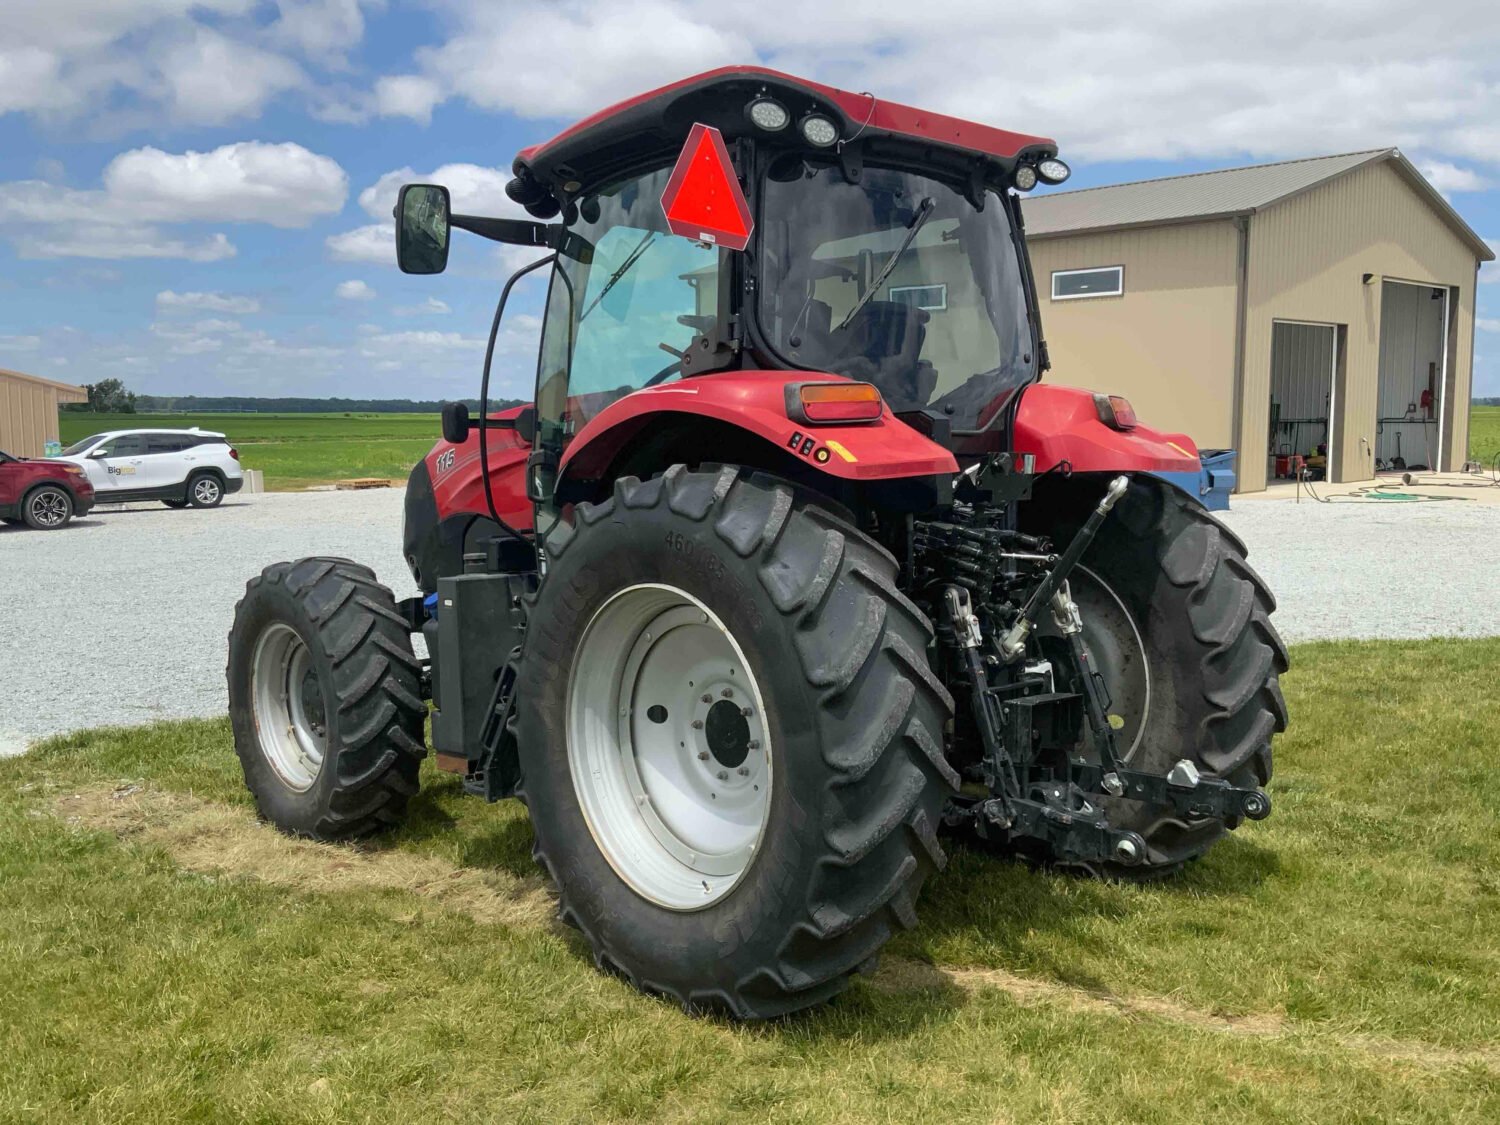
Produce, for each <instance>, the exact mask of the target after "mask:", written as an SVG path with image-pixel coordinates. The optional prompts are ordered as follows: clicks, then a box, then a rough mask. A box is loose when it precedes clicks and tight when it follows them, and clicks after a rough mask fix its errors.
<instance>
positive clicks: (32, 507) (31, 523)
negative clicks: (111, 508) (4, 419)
mask: <svg viewBox="0 0 1500 1125" xmlns="http://www.w3.org/2000/svg"><path fill="white" fill-rule="evenodd" d="M93 506H94V486H93V485H91V484H90V483H89V480H88V477H86V476H84V475H83V470H82V469H80V468H79V467H78V466H77V465H70V464H68V463H67V462H66V461H48V460H45V459H42V460H34V461H33V460H28V459H26V458H25V457H12V456H11V455H10V454H9V453H6V452H5V451H4V450H3V449H0V519H3V520H4V521H5V522H6V523H24V524H25V525H26V526H27V527H33V528H36V529H37V530H38V531H53V530H55V529H56V528H59V527H62V526H63V525H65V524H66V523H67V522H68V521H69V520H71V519H72V518H73V517H74V516H81V515H83V514H84V513H85V512H87V511H88V510H89V509H90V508H92V507H93Z"/></svg>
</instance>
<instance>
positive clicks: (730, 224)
mask: <svg viewBox="0 0 1500 1125" xmlns="http://www.w3.org/2000/svg"><path fill="white" fill-rule="evenodd" d="M661 209H662V214H664V215H665V216H666V217H667V227H668V229H670V230H671V232H672V233H673V234H679V235H682V237H684V238H692V239H696V240H697V241H699V242H712V243H714V244H715V245H717V246H723V247H726V248H727V249H730V250H743V249H744V248H745V247H746V245H747V244H748V243H749V242H750V232H751V231H752V230H754V229H755V224H754V222H753V221H752V220H751V218H750V204H749V203H748V202H746V200H745V193H744V192H743V191H741V190H740V181H739V179H738V178H737V177H736V176H735V174H734V165H733V164H731V163H730V162H729V150H728V149H727V148H725V147H724V137H723V134H721V133H720V132H719V131H718V130H717V129H715V128H714V127H713V126H712V125H694V126H693V128H692V131H691V132H689V133H688V137H687V143H686V144H685V145H683V146H682V155H681V156H679V157H678V158H677V166H676V167H674V168H673V169H672V177H671V179H669V180H668V181H667V189H666V191H664V192H662V193H661Z"/></svg>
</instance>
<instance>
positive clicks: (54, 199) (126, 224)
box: [0, 141, 349, 262]
mask: <svg viewBox="0 0 1500 1125" xmlns="http://www.w3.org/2000/svg"><path fill="white" fill-rule="evenodd" d="M102 183H103V186H102V187H100V188H95V189H89V190H82V191H80V190H76V189H72V188H58V187H54V186H52V185H51V184H48V183H45V182H43V181H41V180H13V181H10V182H8V183H0V229H4V228H9V231H10V234H11V237H12V238H13V239H14V240H15V242H16V246H17V249H18V251H19V252H20V253H21V254H22V256H24V257H34V258H55V257H81V258H183V259H187V260H189V261H204V262H211V261H218V260H220V259H222V258H227V257H230V256H232V255H233V254H234V253H235V248H234V246H233V245H232V244H231V243H230V242H229V239H228V237H227V236H226V235H224V234H217V233H216V234H213V235H210V236H208V237H206V238H201V239H196V240H186V239H181V238H174V237H171V236H168V235H164V234H162V233H161V232H160V231H158V230H157V229H156V227H157V225H159V224H165V223H186V222H260V223H268V224H270V225H271V226H276V227H302V226H306V225H307V224H308V223H310V222H312V221H313V220H314V219H316V218H318V217H319V216H322V215H328V214H332V213H334V212H336V211H339V210H340V209H341V208H342V207H343V205H344V200H345V198H346V197H347V195H348V191H349V185H348V177H347V176H345V174H344V170H343V169H342V168H341V167H339V165H338V163H337V162H336V161H334V160H331V159H330V158H329V157H326V156H320V155H318V154H317V153H314V152H309V151H308V150H307V149H305V148H303V147H302V146H301V145H297V144H266V143H263V142H260V141H241V142H239V143H236V144H228V145H222V146H220V147H219V148H216V149H214V150H213V151H211V152H184V153H168V152H163V151H162V150H161V149H157V148H138V149H132V150H131V151H129V152H124V153H121V154H120V155H119V156H116V157H115V158H114V159H113V160H111V161H110V162H109V164H108V166H107V167H106V168H105V169H104V173H103V177H102Z"/></svg>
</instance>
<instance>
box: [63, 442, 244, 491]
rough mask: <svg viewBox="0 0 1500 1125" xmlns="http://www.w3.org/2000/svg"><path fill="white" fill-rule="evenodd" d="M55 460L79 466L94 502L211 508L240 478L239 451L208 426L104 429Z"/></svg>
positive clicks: (240, 482) (237, 485)
mask: <svg viewBox="0 0 1500 1125" xmlns="http://www.w3.org/2000/svg"><path fill="white" fill-rule="evenodd" d="M56 459H57V460H63V461H72V462H73V463H74V464H76V465H81V466H83V471H84V472H85V473H86V474H87V475H88V478H89V482H90V483H91V484H92V485H93V486H94V502H95V503H96V504H125V503H129V502H131V501H136V500H160V501H161V502H162V503H163V504H165V505H166V506H167V507H169V508H186V507H187V506H188V505H189V504H191V505H192V506H193V507H195V508H213V507H216V506H217V505H218V503H219V501H221V500H223V499H224V494H225V493H227V492H238V491H239V490H240V489H241V488H242V487H243V486H244V483H245V474H244V471H243V470H242V469H241V468H240V455H239V452H238V451H237V450H236V449H234V448H233V447H232V446H231V445H230V444H229V442H228V440H227V439H226V438H225V437H224V435H223V434H216V433H212V432H210V431H209V430H199V429H191V430H110V431H109V432H108V433H103V434H93V435H92V436H90V437H86V438H84V439H83V440H82V441H78V442H74V443H73V444H72V445H70V446H68V448H67V449H64V450H63V451H62V453H61V454H60V455H59V456H58V458H56Z"/></svg>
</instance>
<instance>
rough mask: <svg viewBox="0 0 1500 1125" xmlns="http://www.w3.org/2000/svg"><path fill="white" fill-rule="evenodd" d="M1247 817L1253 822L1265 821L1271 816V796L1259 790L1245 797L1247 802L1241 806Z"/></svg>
mask: <svg viewBox="0 0 1500 1125" xmlns="http://www.w3.org/2000/svg"><path fill="white" fill-rule="evenodd" d="M1241 808H1242V809H1243V810H1244V813H1245V815H1246V816H1248V817H1249V818H1250V819H1251V820H1265V819H1266V817H1268V816H1270V815H1271V795H1270V794H1269V793H1267V792H1266V791H1265V790H1264V789H1257V790H1256V791H1255V792H1254V793H1247V794H1246V795H1245V802H1244V804H1243V805H1242V806H1241Z"/></svg>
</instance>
